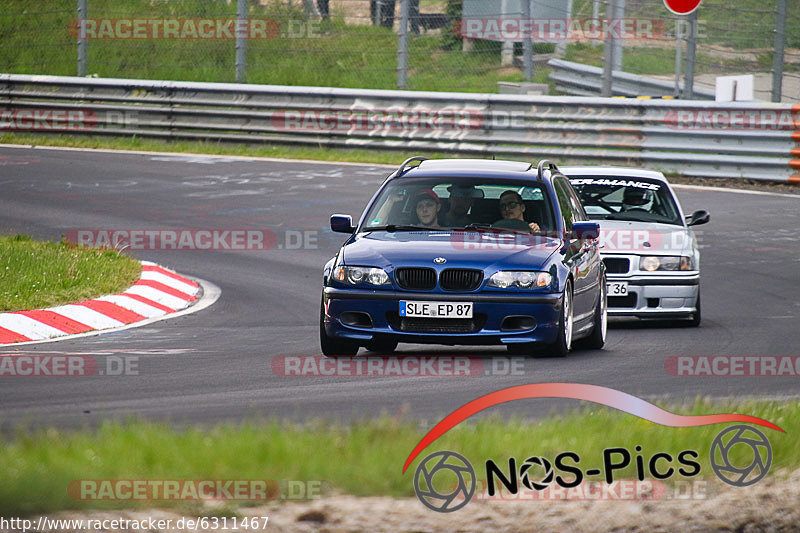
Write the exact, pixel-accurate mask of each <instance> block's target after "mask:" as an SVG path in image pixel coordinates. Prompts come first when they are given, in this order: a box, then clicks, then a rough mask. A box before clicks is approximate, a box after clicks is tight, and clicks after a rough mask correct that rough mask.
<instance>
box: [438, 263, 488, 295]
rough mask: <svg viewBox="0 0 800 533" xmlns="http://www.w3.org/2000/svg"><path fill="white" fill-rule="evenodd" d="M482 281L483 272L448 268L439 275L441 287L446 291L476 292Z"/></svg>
mask: <svg viewBox="0 0 800 533" xmlns="http://www.w3.org/2000/svg"><path fill="white" fill-rule="evenodd" d="M482 281H483V271H481V270H468V269H465V268H448V269H446V270H444V271H442V273H441V274H440V275H439V286H440V287H441V288H442V289H443V290H446V291H474V290H475V289H477V288H478V287H480V286H481V282H482Z"/></svg>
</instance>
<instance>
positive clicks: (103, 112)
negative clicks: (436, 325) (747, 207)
mask: <svg viewBox="0 0 800 533" xmlns="http://www.w3.org/2000/svg"><path fill="white" fill-rule="evenodd" d="M0 108H1V109H2V111H1V112H0V113H2V114H0V131H4V130H5V131H26V132H29V131H34V132H43V133H53V132H65V133H70V134H92V135H111V136H134V135H135V136H137V137H154V138H163V139H196V140H206V139H207V140H222V141H233V142H242V143H251V144H255V143H272V144H277V143H283V144H293V145H307V146H320V147H340V148H364V149H376V150H398V151H402V152H405V153H411V152H417V151H435V152H446V153H453V154H461V155H472V156H478V157H491V156H493V155H496V156H499V157H510V158H517V159H525V160H532V159H540V158H543V157H545V158H548V159H553V160H555V161H558V162H561V163H565V164H566V163H584V164H586V163H588V164H621V165H628V166H639V167H646V168H653V169H660V170H663V171H666V172H671V173H677V174H681V175H685V176H699V177H725V178H750V179H759V180H772V181H793V182H800V106H795V107H794V108H793V107H792V106H791V105H787V104H770V103H759V102H754V103H742V102H734V103H724V104H723V103H716V102H705V101H681V100H640V99H619V98H596V97H556V96H523V95H498V94H469V93H434V92H412V91H377V90H363V89H336V88H325V87H286V86H273V85H244V84H227V83H197V82H174V81H148V80H123V79H95V78H74V77H61V76H28V75H9V74H0ZM398 157H400V156H398Z"/></svg>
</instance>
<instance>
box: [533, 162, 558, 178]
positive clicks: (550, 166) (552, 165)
mask: <svg viewBox="0 0 800 533" xmlns="http://www.w3.org/2000/svg"><path fill="white" fill-rule="evenodd" d="M545 165H547V169H548V170H549V171H550V172H553V171H556V172H561V171H560V170H558V167H557V166H556V164H555V163H552V162H550V160H549V159H542V160H541V161H539V165H538V166H537V167H536V173H537V175H538V176H539V179H542V171H543V170H544V166H545ZM531 166H533V165H531Z"/></svg>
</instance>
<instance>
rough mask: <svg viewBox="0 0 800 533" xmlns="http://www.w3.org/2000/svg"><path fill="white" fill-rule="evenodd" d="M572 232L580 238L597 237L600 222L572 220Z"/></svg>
mask: <svg viewBox="0 0 800 533" xmlns="http://www.w3.org/2000/svg"><path fill="white" fill-rule="evenodd" d="M572 234H573V235H574V236H575V237H576V238H578V239H581V240H586V239H597V238H598V237H599V236H600V224H598V223H597V222H574V223H573V224H572Z"/></svg>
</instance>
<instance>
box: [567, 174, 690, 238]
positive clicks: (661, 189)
mask: <svg viewBox="0 0 800 533" xmlns="http://www.w3.org/2000/svg"><path fill="white" fill-rule="evenodd" d="M570 182H571V183H572V187H573V188H574V189H575V191H576V192H577V193H578V197H579V198H580V201H581V203H582V204H583V206H584V208H585V210H586V213H587V215H588V217H589V218H590V219H594V220H603V219H609V220H632V221H640V222H660V223H663V224H676V225H679V226H682V225H683V220H681V217H680V211H679V209H678V204H677V201H676V200H675V198H674V197H673V196H672V193H671V192H670V190H669V188H668V187H667V186H666V185H665V184H664V183H663V182H661V181H659V180H652V179H647V178H631V177H618V176H572V177H570Z"/></svg>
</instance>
